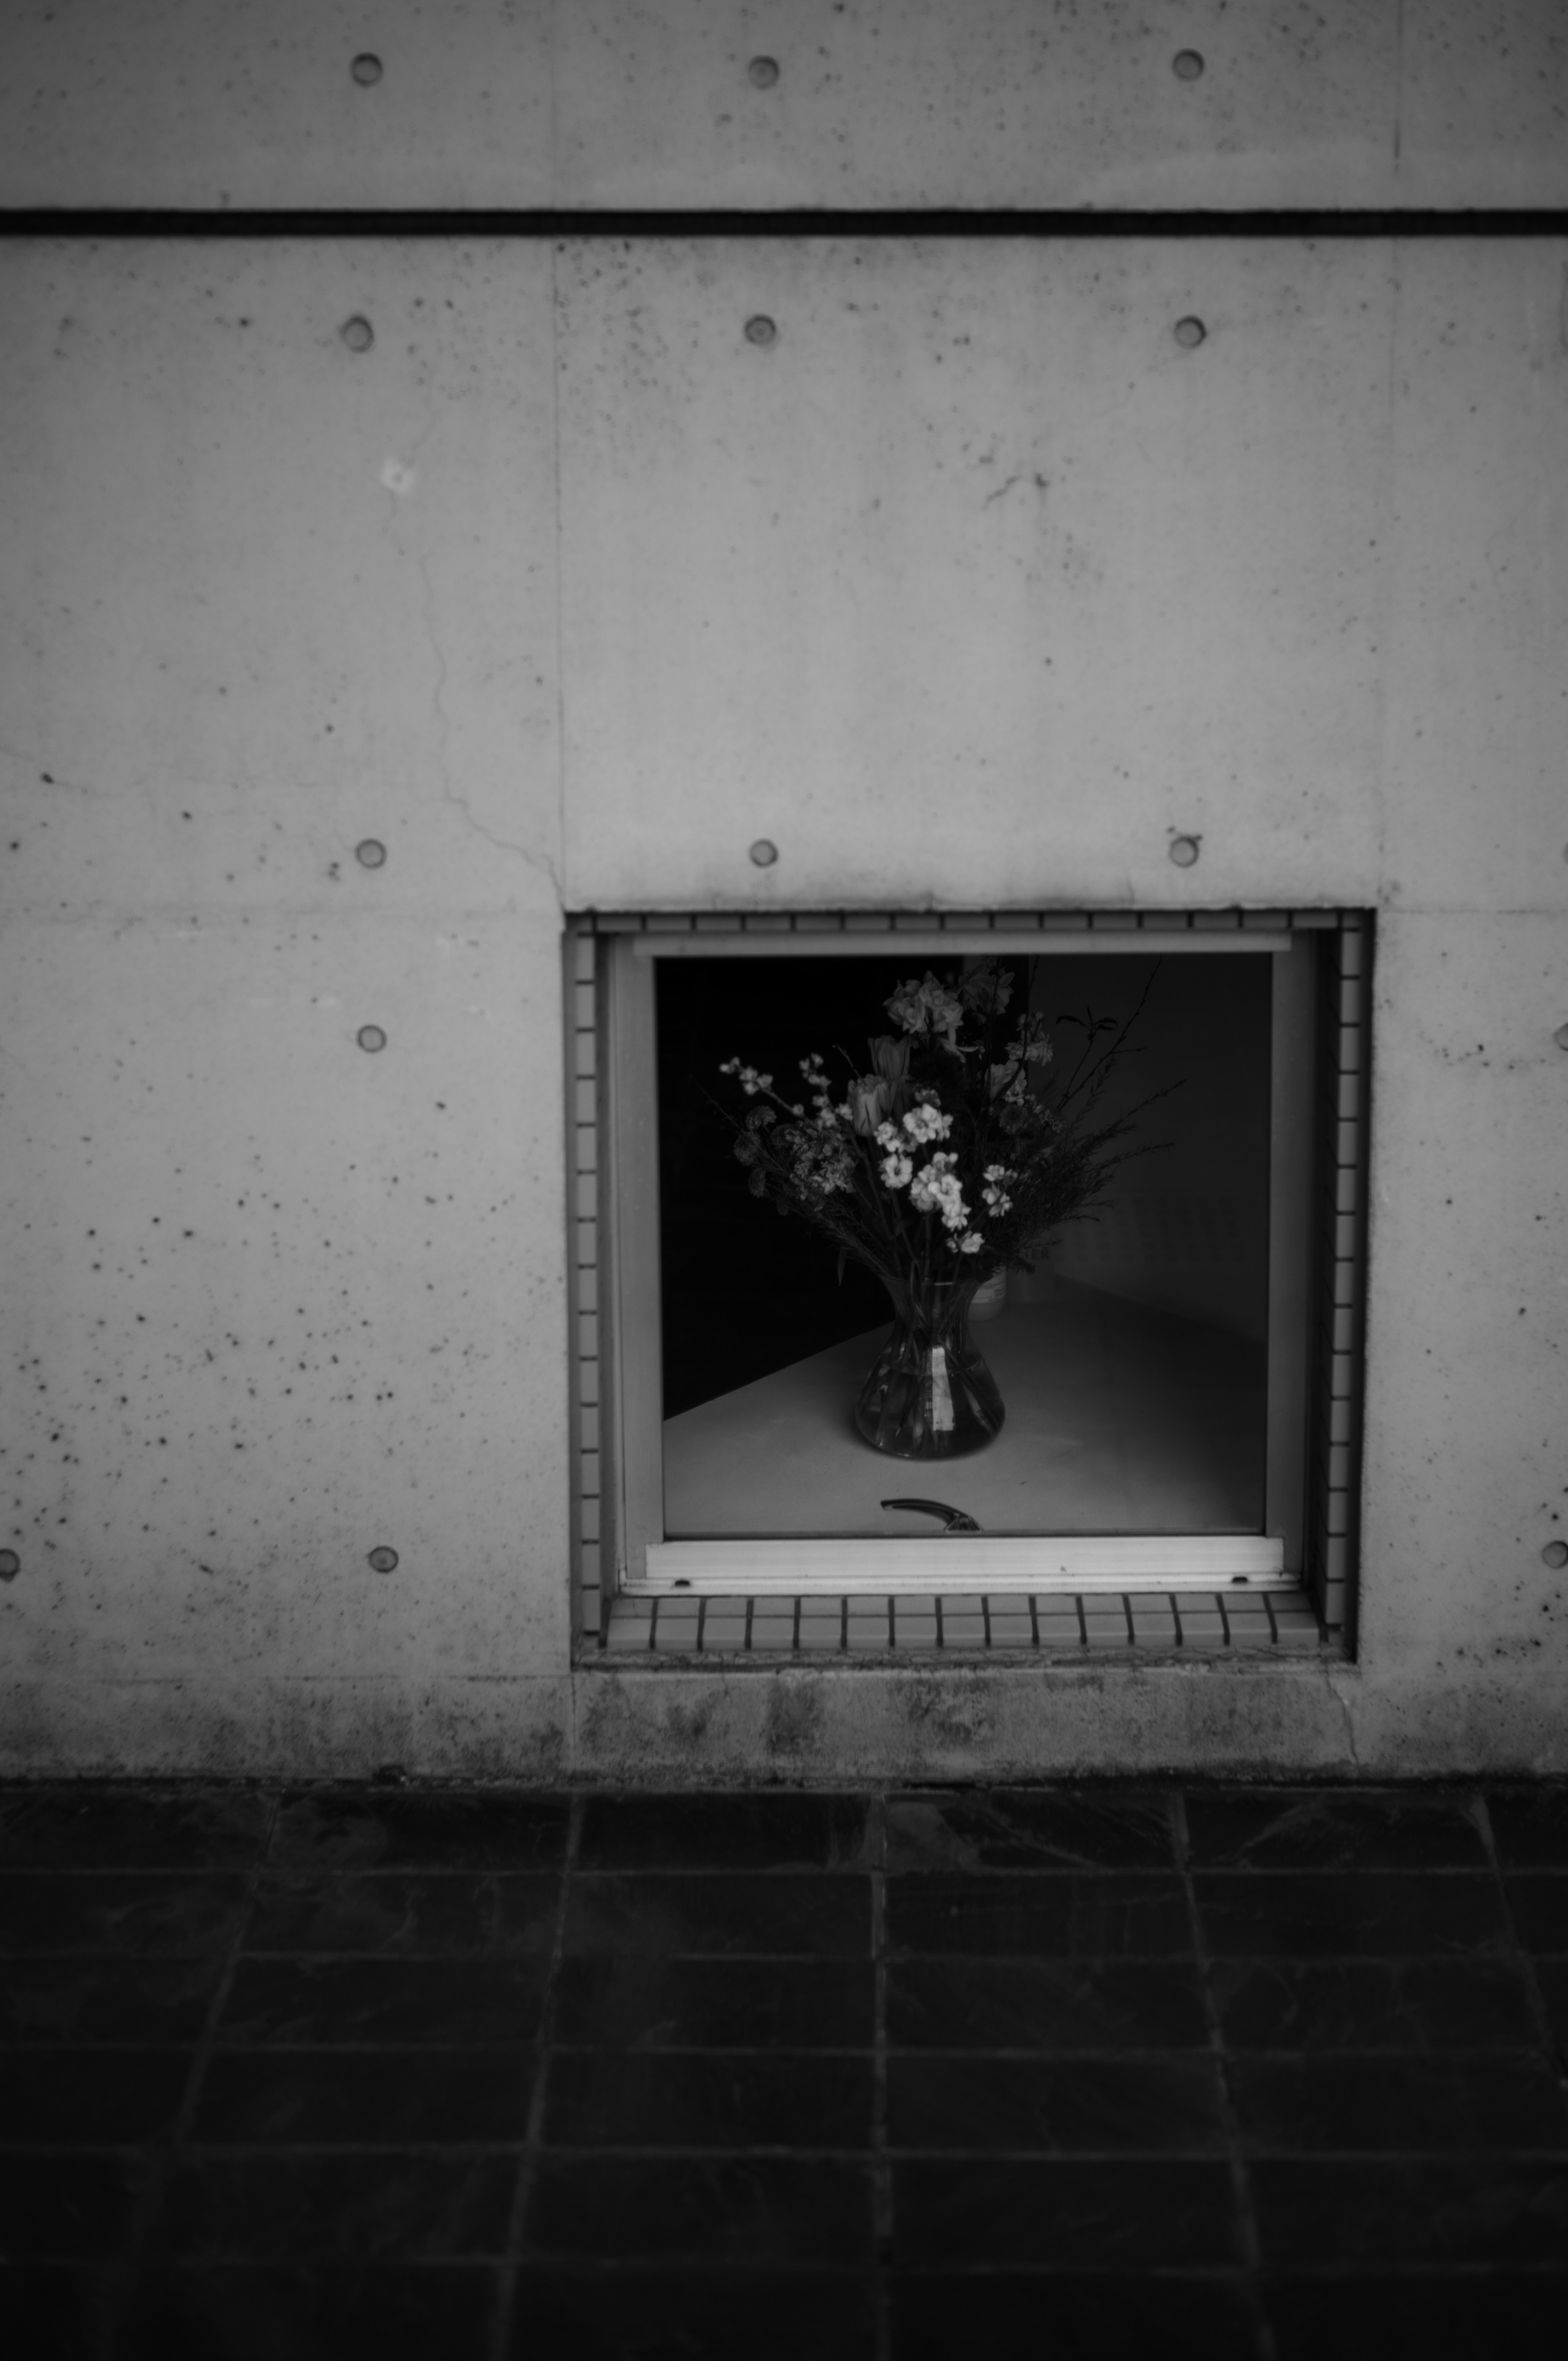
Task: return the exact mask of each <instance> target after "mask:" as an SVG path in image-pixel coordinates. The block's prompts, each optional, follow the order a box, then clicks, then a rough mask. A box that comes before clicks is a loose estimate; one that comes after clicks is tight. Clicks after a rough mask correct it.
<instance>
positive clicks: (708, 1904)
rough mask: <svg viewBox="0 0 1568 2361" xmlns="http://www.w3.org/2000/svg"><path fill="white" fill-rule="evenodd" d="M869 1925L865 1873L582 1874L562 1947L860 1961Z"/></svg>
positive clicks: (580, 1951)
mask: <svg viewBox="0 0 1568 2361" xmlns="http://www.w3.org/2000/svg"><path fill="white" fill-rule="evenodd" d="M871 1927H872V1900H871V1882H870V1879H869V1878H867V1877H813V1876H809V1875H802V1876H795V1877H777V1878H773V1877H747V1876H740V1875H729V1876H715V1877H691V1876H685V1877H672V1876H658V1877H625V1876H613V1877H610V1876H601V1877H590V1876H584V1877H580V1878H576V1879H574V1881H573V1884H572V1891H571V1897H570V1900H569V1901H568V1904H567V1907H566V1930H565V1949H566V1951H567V1953H568V1955H570V1956H571V1957H574V1958H580V1957H582V1956H583V1955H584V1954H585V1953H588V1952H594V1951H623V1950H624V1951H628V1952H630V1953H641V1954H644V1955H647V1956H658V1955H660V1954H663V1955H667V1956H675V1955H682V1954H684V1955H685V1956H686V1957H688V1958H689V1957H696V1956H703V1955H714V1954H724V1953H751V1954H752V1955H757V1954H763V1953H765V1954H767V1955H769V1956H771V1957H774V1958H787V1957H789V1956H791V1955H792V1954H794V1955H798V1956H802V1957H809V1956H813V1955H815V1956H817V1957H834V1958H840V1959H857V1958H864V1957H865V1956H867V1955H868V1954H869V1952H870V1949H871Z"/></svg>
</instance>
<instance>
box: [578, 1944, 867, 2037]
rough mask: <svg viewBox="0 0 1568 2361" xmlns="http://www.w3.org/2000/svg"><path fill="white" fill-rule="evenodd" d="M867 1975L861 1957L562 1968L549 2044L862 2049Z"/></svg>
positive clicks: (621, 1957) (618, 1962)
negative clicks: (551, 2037)
mask: <svg viewBox="0 0 1568 2361" xmlns="http://www.w3.org/2000/svg"><path fill="white" fill-rule="evenodd" d="M873 1996H874V1971H873V1969H872V1961H871V1960H870V1958H869V1957H868V1958H866V1959H863V1960H747V1959H724V1960H672V1959H667V1958H663V1957H654V1958H648V1957H646V1956H642V1955H636V1954H633V1955H630V1956H629V1955H625V1954H615V1953H610V1954H605V1955H601V1956H599V1957H597V1958H584V1959H569V1960H564V1961H563V1962H562V1966H561V1973H560V1981H559V1982H558V1983H557V1985H556V1989H555V2038H556V2040H557V2041H559V2042H565V2043H568V2044H577V2045H580V2046H587V2045H596V2046H598V2047H602V2048H606V2049H627V2048H641V2049H698V2048H717V2049H763V2048H779V2049H791V2050H811V2049H863V2048H869V2047H870V2044H871V2040H872V2004H873Z"/></svg>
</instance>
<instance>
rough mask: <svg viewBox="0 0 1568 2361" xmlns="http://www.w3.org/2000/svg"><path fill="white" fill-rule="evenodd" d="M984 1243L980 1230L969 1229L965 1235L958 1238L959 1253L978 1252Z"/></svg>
mask: <svg viewBox="0 0 1568 2361" xmlns="http://www.w3.org/2000/svg"><path fill="white" fill-rule="evenodd" d="M984 1244H985V1240H984V1239H983V1238H982V1237H981V1234H980V1232H979V1231H978V1230H970V1234H969V1235H968V1236H967V1237H964V1238H960V1239H959V1254H978V1253H979V1252H980V1250H981V1246H983V1245H984Z"/></svg>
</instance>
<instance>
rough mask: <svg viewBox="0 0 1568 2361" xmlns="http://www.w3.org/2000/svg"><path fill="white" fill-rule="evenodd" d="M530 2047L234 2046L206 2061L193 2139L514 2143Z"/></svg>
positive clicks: (252, 2143) (527, 2084) (528, 2080)
mask: <svg viewBox="0 0 1568 2361" xmlns="http://www.w3.org/2000/svg"><path fill="white" fill-rule="evenodd" d="M534 2072H535V2061H534V2059H533V2057H532V2053H531V2052H529V2051H527V2050H518V2049H509V2050H505V2051H502V2052H500V2053H499V2054H497V2053H495V2052H493V2051H489V2050H462V2049H427V2050H409V2049H389V2050H374V2049H360V2050H347V2051H338V2052H323V2051H321V2050H319V2049H305V2050H301V2049H269V2050H245V2049H240V2050H232V2051H229V2052H227V2053H226V2054H225V2053H220V2054H219V2055H217V2056H216V2057H214V2058H213V2059H211V2060H210V2061H209V2062H208V2065H207V2069H206V2071H205V2073H204V2075H203V2079H202V2086H201V2090H200V2092H199V2093H198V2097H197V2103H196V2115H195V2124H194V2127H193V2130H192V2138H193V2139H194V2140H195V2142H196V2143H197V2144H198V2145H209V2144H210V2145H214V2146H216V2145H224V2146H239V2147H261V2146H272V2145H274V2144H276V2143H280V2142H284V2143H287V2144H288V2145H290V2146H291V2147H371V2146H377V2145H389V2146H393V2147H396V2146H400V2145H408V2144H417V2143H422V2142H425V2141H432V2142H450V2143H455V2144H464V2143H466V2144H470V2145H477V2144H479V2143H482V2142H488V2141H500V2142H511V2143H515V2142H518V2141H521V2138H522V2136H523V2133H524V2131H525V2129H526V2127H527V2123H528V2107H529V2101H530V2098H531V2096H532V2088H533V2079H534Z"/></svg>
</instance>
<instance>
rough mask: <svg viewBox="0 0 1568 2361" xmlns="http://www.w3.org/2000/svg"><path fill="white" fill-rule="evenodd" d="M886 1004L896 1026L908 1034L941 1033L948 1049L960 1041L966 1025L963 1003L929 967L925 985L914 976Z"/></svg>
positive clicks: (902, 984)
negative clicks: (960, 1030) (938, 979)
mask: <svg viewBox="0 0 1568 2361" xmlns="http://www.w3.org/2000/svg"><path fill="white" fill-rule="evenodd" d="M883 1005H884V1006H885V1007H886V1009H887V1013H888V1015H889V1016H891V1017H892V1018H893V1020H894V1024H895V1025H901V1026H902V1027H903V1028H904V1030H905V1032H906V1033H920V1032H927V1031H928V1032H930V1033H933V1034H936V1033H940V1034H942V1035H944V1036H945V1037H946V1039H947V1042H948V1047H949V1049H950V1048H951V1047H952V1045H953V1043H954V1042H955V1041H956V1040H957V1039H958V1037H959V1026H960V1025H961V1024H962V1022H963V1015H964V1010H963V1003H962V1001H960V1000H959V997H958V995H957V994H955V993H951V992H949V991H948V989H947V987H946V986H945V985H944V984H940V983H938V981H937V979H936V977H935V976H934V975H933V974H932V972H931V971H930V969H929V968H927V971H926V978H925V982H924V983H916V981H915V979H914V977H913V976H911V977H910V979H909V981H908V982H907V983H901V984H900V985H899V987H898V990H897V991H896V992H895V993H894V995H893V998H892V999H891V1000H889V1001H887V1002H885V1003H884V1004H883Z"/></svg>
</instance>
